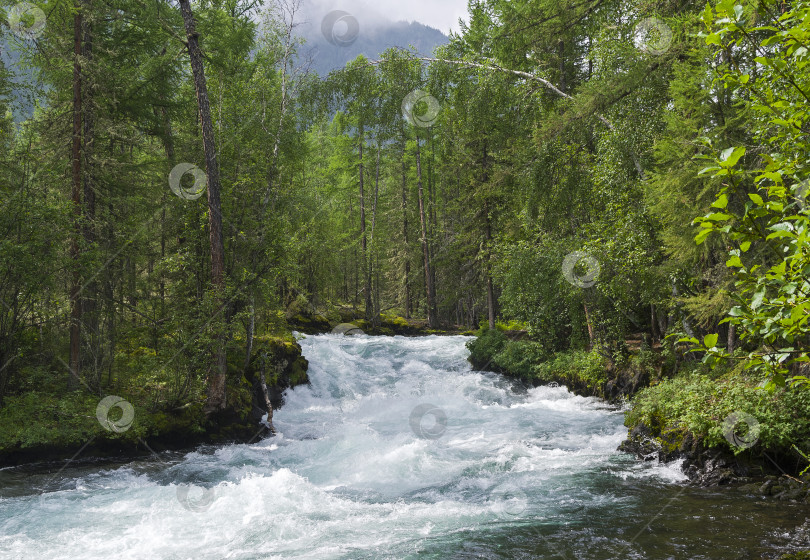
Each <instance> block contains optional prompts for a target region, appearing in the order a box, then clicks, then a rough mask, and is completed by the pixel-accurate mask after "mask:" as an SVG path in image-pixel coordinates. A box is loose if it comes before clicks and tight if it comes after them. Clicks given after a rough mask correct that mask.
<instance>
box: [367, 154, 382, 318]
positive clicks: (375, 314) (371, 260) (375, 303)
mask: <svg viewBox="0 0 810 560" xmlns="http://www.w3.org/2000/svg"><path fill="white" fill-rule="evenodd" d="M380 150H381V148H380V145H379V144H377V172H376V176H375V180H374V202H372V204H371V238H370V239H369V247H370V249H371V255H370V258H369V263H368V277H367V278H366V287H367V290H368V291H369V293H371V292H372V275H373V274H374V271H375V270H377V268H376V266H374V230H375V229H376V227H377V202H378V201H379V198H380ZM377 278H378V280H377V282H375V283H374V289H373V296H374V297H373V298H371V297H369V296H366V301H369V300H371V301H372V302H373V303H372V310H371V311H372V312H371V324H372V325H374V326H375V327H379V326H380V312H379V307H380V306H379V301H380V298H379V293H378V292H377V290H378V289H379V285H380V282H379V272H377ZM366 315H368V313H366Z"/></svg>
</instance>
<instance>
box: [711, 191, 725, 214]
mask: <svg viewBox="0 0 810 560" xmlns="http://www.w3.org/2000/svg"><path fill="white" fill-rule="evenodd" d="M727 206H728V196H726V195H725V194H721V195H720V196H718V197H717V200H715V201H714V203H713V204H712V208H718V209H720V210H725V209H726V207H727Z"/></svg>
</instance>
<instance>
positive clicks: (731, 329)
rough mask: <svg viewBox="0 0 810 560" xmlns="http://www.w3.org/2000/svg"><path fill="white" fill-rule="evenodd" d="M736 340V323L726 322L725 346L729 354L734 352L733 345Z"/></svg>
mask: <svg viewBox="0 0 810 560" xmlns="http://www.w3.org/2000/svg"><path fill="white" fill-rule="evenodd" d="M736 342H737V325H735V324H733V323H729V324H728V345H727V347H726V351H727V352H728V353H729V354H733V353H734V347H735V346H736Z"/></svg>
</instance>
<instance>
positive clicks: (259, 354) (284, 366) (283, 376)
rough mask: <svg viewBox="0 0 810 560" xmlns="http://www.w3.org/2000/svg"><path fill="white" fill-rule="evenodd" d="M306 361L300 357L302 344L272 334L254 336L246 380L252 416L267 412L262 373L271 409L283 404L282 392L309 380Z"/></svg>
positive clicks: (257, 416) (259, 415) (254, 417)
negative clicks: (262, 373)
mask: <svg viewBox="0 0 810 560" xmlns="http://www.w3.org/2000/svg"><path fill="white" fill-rule="evenodd" d="M308 369H309V362H308V361H307V360H306V358H304V357H303V355H302V352H301V346H299V345H298V343H297V342H295V341H290V340H285V339H281V338H275V337H257V338H256V339H255V341H254V344H253V351H252V352H251V359H250V365H249V366H248V369H247V371H245V376H244V377H245V380H246V382H247V383H248V384H249V385H250V387H251V391H250V392H251V395H252V409H251V413H250V415H251V418H252V419H253V420H255V421H258V420H260V419H261V417H262V416H263V415H264V413H265V412H266V410H265V408H266V407H265V405H264V395H263V394H262V391H261V372H262V371H264V378H265V382H266V384H267V392H268V395H269V397H270V403H271V404H272V405H273V408H274V409H278V408H281V406H282V405H283V404H284V391H286V390H287V389H291V388H293V387H296V386H298V385H305V384H307V383H309V376H308V375H307V370H308Z"/></svg>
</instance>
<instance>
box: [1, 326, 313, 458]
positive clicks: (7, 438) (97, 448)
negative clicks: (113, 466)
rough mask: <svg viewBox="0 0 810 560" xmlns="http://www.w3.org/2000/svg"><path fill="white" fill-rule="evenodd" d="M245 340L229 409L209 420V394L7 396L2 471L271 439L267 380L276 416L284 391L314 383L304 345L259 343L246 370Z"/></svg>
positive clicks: (236, 347)
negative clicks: (175, 399)
mask: <svg viewBox="0 0 810 560" xmlns="http://www.w3.org/2000/svg"><path fill="white" fill-rule="evenodd" d="M245 351H246V348H245V344H244V341H242V342H241V343H240V341H233V343H232V344H231V345H230V346H229V348H228V369H229V376H228V395H229V406H228V408H227V409H226V410H225V411H223V412H222V413H219V414H215V415H206V414H205V413H204V411H203V405H204V402H205V400H204V399H205V395H204V394H203V393H199V394H196V395H192V396H191V397H190V398H189V399H187V401H186V402H184V403H167V402H161V401H160V392H159V391H153V390H149V389H151V388H148V387H147V388H143V387H140V388H139V387H119V388H118V389H115V393H116V394H115V395H99V394H97V393H94V392H91V391H90V390H89V388H84V390H79V391H69V392H68V391H62V390H59V389H61V387H58V386H57V387H54V390H52V391H44V390H38V391H31V392H28V393H25V394H22V395H11V396H8V397H6V405H5V406H4V407H3V408H2V409H0V466H9V465H18V464H22V463H33V462H42V461H45V462H49V461H57V460H64V459H72V458H74V459H75V458H76V457H78V456H82V457H94V458H116V459H121V458H122V457H124V458H137V457H143V456H145V455H149V454H152V453H155V452H160V451H165V450H187V449H192V448H194V447H196V446H198V445H202V444H211V445H223V444H227V443H233V442H254V441H257V440H258V439H260V438H261V437H263V436H266V435H268V433H269V431H268V428H267V426H265V425H264V424H263V423H262V419H263V417H265V415H266V412H267V406H266V404H265V402H266V401H265V396H264V389H263V387H262V378H264V381H265V386H266V387H267V396H268V397H269V399H270V402H271V404H272V407H273V409H278V408H280V407H281V406H282V405H283V393H284V391H285V390H287V389H289V388H291V387H296V386H299V385H302V384H306V383H308V382H309V378H308V376H307V369H308V363H307V360H306V359H305V358H304V357H303V355H302V352H301V346H300V345H299V344H298V342H297V341H296V340H295V338H294V337H293V336H292V334H290V333H289V332H287V333H286V334H285V333H283V332H276V333H273V334H265V335H260V336H256V337H255V338H254V340H253V344H252V346H251V357H250V359H249V360H248V361H247V366H245Z"/></svg>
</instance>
